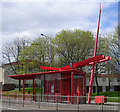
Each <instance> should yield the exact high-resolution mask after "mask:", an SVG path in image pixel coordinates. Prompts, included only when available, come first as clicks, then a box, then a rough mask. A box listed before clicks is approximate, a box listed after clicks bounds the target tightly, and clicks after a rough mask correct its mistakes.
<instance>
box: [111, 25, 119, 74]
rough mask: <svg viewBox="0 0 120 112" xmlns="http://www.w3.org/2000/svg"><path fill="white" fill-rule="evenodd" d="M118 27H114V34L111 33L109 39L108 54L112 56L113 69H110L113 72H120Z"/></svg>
mask: <svg viewBox="0 0 120 112" xmlns="http://www.w3.org/2000/svg"><path fill="white" fill-rule="evenodd" d="M119 32H120V27H118V28H116V31H115V32H114V35H111V36H110V37H111V41H110V55H111V57H112V60H111V61H112V65H113V67H112V68H113V69H112V70H111V72H112V73H114V74H119V73H120V39H119V36H120V33H119Z"/></svg>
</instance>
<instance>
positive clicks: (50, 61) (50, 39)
mask: <svg viewBox="0 0 120 112" xmlns="http://www.w3.org/2000/svg"><path fill="white" fill-rule="evenodd" d="M41 36H44V37H48V36H46V35H44V34H43V33H41ZM48 38H50V67H51V37H48Z"/></svg>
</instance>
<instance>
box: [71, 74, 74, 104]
mask: <svg viewBox="0 0 120 112" xmlns="http://www.w3.org/2000/svg"><path fill="white" fill-rule="evenodd" d="M73 75H74V73H73V72H71V103H73V81H74V79H73Z"/></svg>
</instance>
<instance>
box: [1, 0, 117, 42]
mask: <svg viewBox="0 0 120 112" xmlns="http://www.w3.org/2000/svg"><path fill="white" fill-rule="evenodd" d="M46 1H47V0H46ZM54 1H57V2H54ZM113 1H114V2H115V0H113ZM31 2H32V1H31ZM31 2H30V1H29V2H12V3H10V2H4V3H3V16H2V18H3V38H6V40H7V39H8V38H15V37H17V36H20V37H21V36H24V35H26V36H30V37H38V36H39V35H40V34H41V33H45V34H48V35H55V33H57V32H59V31H60V30H62V29H76V28H78V29H84V30H91V31H94V32H96V29H97V22H98V13H99V2H96V1H95V0H93V1H92V2H91V1H89V0H87V2H81V0H75V1H74V2H73V1H72V0H70V1H69V2H68V1H61V0H53V1H52V2H49V1H48V2H43V1H42V0H41V1H39V2H38V3H36V2H32V3H31ZM88 2H89V3H88ZM110 5H112V3H104V4H102V10H104V9H105V8H108V7H110ZM113 13H114V12H113ZM109 15H112V13H111V14H109ZM108 17H109V16H108V14H104V13H103V16H102V18H101V19H102V23H101V25H104V24H105V22H106V21H107V19H108ZM114 23H115V22H114ZM115 24H116V23H115ZM111 26H112V24H111ZM105 29H106V30H107V28H105ZM108 29H109V28H108ZM106 30H104V32H105V31H106Z"/></svg>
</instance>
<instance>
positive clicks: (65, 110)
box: [0, 102, 119, 112]
mask: <svg viewBox="0 0 120 112" xmlns="http://www.w3.org/2000/svg"><path fill="white" fill-rule="evenodd" d="M0 109H1V111H2V112H119V111H118V110H116V106H112V105H103V110H102V105H91V104H90V105H87V104H80V105H79V106H78V105H77V104H76V105H73V104H61V103H59V104H56V103H54V104H53V103H40V105H39V103H38V102H32V103H31V102H25V103H24V105H23V104H22V102H21V103H17V102H11V103H10V104H9V103H8V102H2V103H1V105H0Z"/></svg>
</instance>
